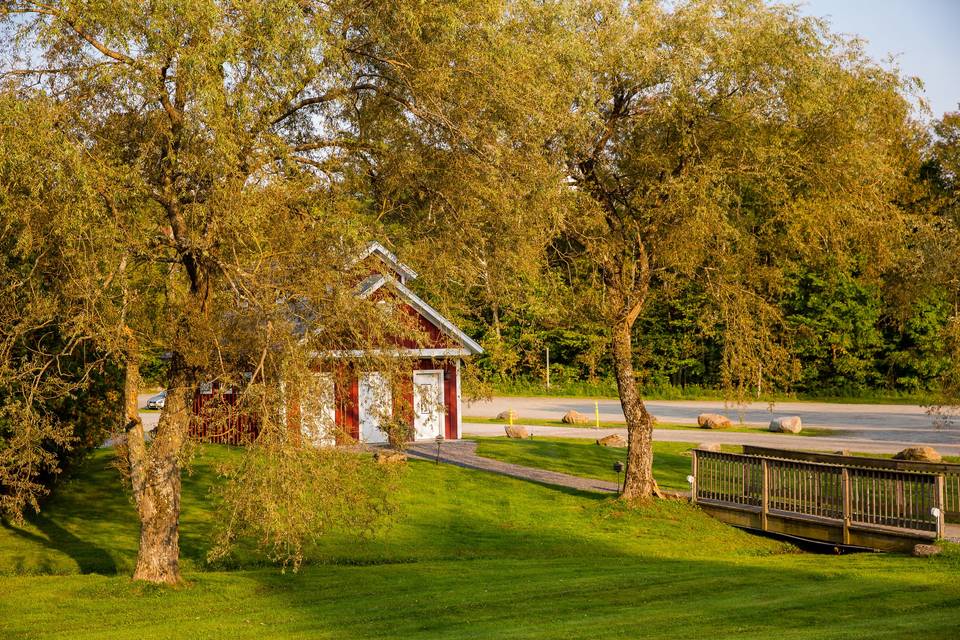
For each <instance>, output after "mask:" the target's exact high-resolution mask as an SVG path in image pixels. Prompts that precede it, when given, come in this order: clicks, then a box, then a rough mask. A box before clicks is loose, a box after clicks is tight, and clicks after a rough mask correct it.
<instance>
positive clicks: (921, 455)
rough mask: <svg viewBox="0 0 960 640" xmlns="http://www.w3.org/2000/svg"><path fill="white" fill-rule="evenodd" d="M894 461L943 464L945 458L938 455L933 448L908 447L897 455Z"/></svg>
mask: <svg viewBox="0 0 960 640" xmlns="http://www.w3.org/2000/svg"><path fill="white" fill-rule="evenodd" d="M893 459H894V460H912V461H914V462H941V461H942V460H943V456H941V455H940V454H939V453H937V450H936V449H934V448H933V447H907V448H906V449H904V450H903V451H901V452H900V453H898V454H897V455H895V456H893Z"/></svg>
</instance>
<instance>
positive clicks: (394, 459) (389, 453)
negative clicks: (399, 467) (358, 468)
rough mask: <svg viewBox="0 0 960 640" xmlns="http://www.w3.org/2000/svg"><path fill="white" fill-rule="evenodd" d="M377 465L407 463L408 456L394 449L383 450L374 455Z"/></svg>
mask: <svg viewBox="0 0 960 640" xmlns="http://www.w3.org/2000/svg"><path fill="white" fill-rule="evenodd" d="M373 459H374V460H376V462H377V464H399V463H403V462H406V461H407V454H405V453H404V452H402V451H394V450H393V449H381V450H380V451H377V452H376V453H374V454H373Z"/></svg>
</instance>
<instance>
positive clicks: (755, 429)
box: [463, 416, 843, 438]
mask: <svg viewBox="0 0 960 640" xmlns="http://www.w3.org/2000/svg"><path fill="white" fill-rule="evenodd" d="M463 421H464V422H466V423H472V424H509V420H501V419H500V418H478V417H476V416H463ZM513 423H514V424H518V425H525V426H533V427H575V428H588V429H590V428H593V427H594V426H595V425H594V423H593V422H591V423H590V424H566V423H565V422H563V421H561V420H547V419H544V418H518V419H516V420H514V421H513ZM600 428H601V429H626V428H627V423H626V422H607V421H605V420H601V421H600ZM656 428H657V429H678V430H684V431H710V429H701V428H700V427H698V426H697V425H695V424H680V423H678V422H657V424H656ZM714 431H723V432H725V433H730V432H733V433H767V434H769V433H771V432H770V430H769V429H767V428H766V427H761V426H757V425H748V424H735V425H734V426H732V427H728V428H726V429H714ZM842 434H843V431H841V430H839V429H819V428H815V427H814V428H804V429H803V431H801V432H800V433H778V434H776V435H778V436H793V435H795V436H807V437H813V438H816V437H818V436H839V435H842Z"/></svg>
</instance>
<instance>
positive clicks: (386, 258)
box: [353, 241, 417, 282]
mask: <svg viewBox="0 0 960 640" xmlns="http://www.w3.org/2000/svg"><path fill="white" fill-rule="evenodd" d="M373 254H376V255H377V256H378V257H379V258H380V259H381V260H383V262H384V263H385V264H386V265H387V266H388V267H390V268H391V269H392V270H393V271H394V273H396V274H397V276H398V277H399V278H400V280H401V281H402V282H406V281H407V280H416V278H417V272H416V271H414V270H413V269H411V268H410V267H408V266H407V265H405V264H403V263H402V262H400V260H399V259H398V258H397V256H395V255H394V254H393V252H391V251H390V250H389V249H387V248H386V247H385V246H383V245H382V244H380V243H379V242H377V241H373V242H369V243H367V246H366V247H365V248H364V249H363V251H361V252H360V255H358V256H357V257H356V258H355V259H354V261H353V264H356V263H358V262H361V261H363V260H366V259H367V257H369V256H371V255H373Z"/></svg>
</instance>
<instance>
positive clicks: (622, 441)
mask: <svg viewBox="0 0 960 640" xmlns="http://www.w3.org/2000/svg"><path fill="white" fill-rule="evenodd" d="M597 444H598V445H600V446H601V447H625V446H627V440H626V438H624V437H623V436H622V435H620V434H619V433H611V434H610V435H609V436H604V437H602V438H598V439H597Z"/></svg>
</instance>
